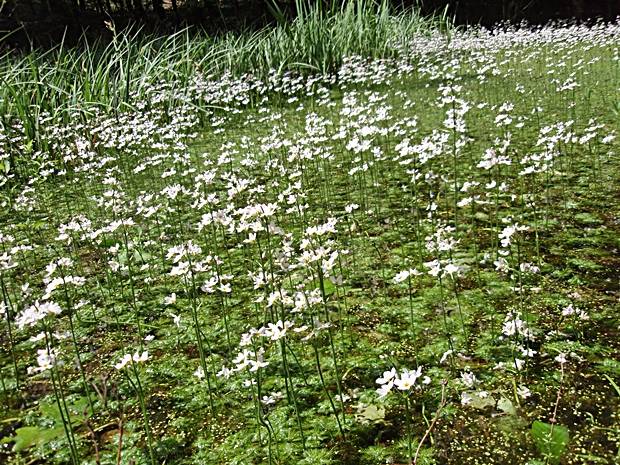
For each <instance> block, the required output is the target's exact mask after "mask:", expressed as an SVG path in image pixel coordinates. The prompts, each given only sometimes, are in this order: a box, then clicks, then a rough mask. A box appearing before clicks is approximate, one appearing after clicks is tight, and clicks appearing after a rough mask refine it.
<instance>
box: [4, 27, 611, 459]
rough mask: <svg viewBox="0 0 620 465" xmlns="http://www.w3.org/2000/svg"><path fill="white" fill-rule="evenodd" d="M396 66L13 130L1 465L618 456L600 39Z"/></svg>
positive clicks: (418, 57)
mask: <svg viewBox="0 0 620 465" xmlns="http://www.w3.org/2000/svg"><path fill="white" fill-rule="evenodd" d="M392 46H394V47H397V48H398V50H400V52H399V58H398V59H389V60H366V59H363V58H361V57H349V58H347V59H346V60H345V63H344V65H343V66H342V67H341V68H340V69H339V70H338V71H337V72H336V73H333V74H328V75H310V76H302V75H293V74H278V73H277V72H275V71H274V72H273V73H271V74H270V77H269V78H268V79H267V80H261V79H259V78H255V77H252V76H251V75H244V76H241V77H233V76H232V74H228V75H224V76H219V77H218V78H215V77H214V76H208V75H205V74H202V73H199V72H198V71H196V72H195V73H194V74H193V75H192V78H191V82H190V84H189V85H187V86H184V85H181V84H180V83H177V82H174V81H172V82H161V83H159V84H158V85H151V84H147V83H146V82H145V83H144V86H143V87H141V88H140V96H141V98H140V101H139V102H137V103H135V104H134V106H133V107H129V106H127V107H125V108H119V109H118V111H110V110H109V109H102V110H101V111H98V112H95V111H93V112H91V113H90V114H89V115H88V116H87V117H85V116H84V114H83V113H80V116H79V117H78V116H77V114H76V118H75V119H72V120H70V121H67V120H65V121H58V120H57V119H56V118H53V117H52V116H50V117H49V118H47V119H45V117H43V119H42V123H41V128H40V132H38V136H37V137H38V138H39V140H38V141H36V142H37V143H36V144H33V142H32V140H31V138H30V135H29V134H28V131H26V130H23V131H22V130H21V129H20V127H19V126H17V127H16V126H15V125H13V126H12V127H11V125H7V126H6V130H5V132H4V133H2V134H0V157H1V158H2V161H3V163H4V167H5V169H4V170H3V172H2V174H1V176H2V184H3V186H2V189H3V190H2V193H1V194H2V199H3V200H2V202H3V203H2V205H3V207H4V209H3V215H2V223H1V227H0V230H1V234H0V243H1V244H2V255H1V256H0V267H1V268H0V270H1V271H0V288H1V293H2V304H1V307H0V313H1V314H2V319H3V326H2V333H1V336H0V337H1V338H2V351H1V352H0V355H1V358H0V361H1V372H0V373H1V375H2V376H1V381H2V386H1V387H2V390H1V393H0V395H1V396H2V405H3V413H2V415H3V417H2V418H3V419H2V422H1V423H0V432H2V436H3V439H2V440H1V441H0V442H1V443H2V444H1V447H2V449H0V461H1V462H3V463H10V464H22V463H59V464H60V463H72V464H81V463H98V464H99V463H101V464H119V463H123V464H130V463H136V464H137V463H150V464H163V463H167V464H173V463H174V464H177V463H178V464H190V463H195V464H216V463H222V464H224V463H226V464H252V463H269V464H293V463H295V464H328V463H333V464H380V463H419V464H423V463H424V464H434V463H437V464H484V465H486V464H492V463H503V464H508V463H514V464H525V463H529V464H532V465H533V464H557V463H565V464H569V463H570V464H583V463H608V464H612V463H617V461H619V460H620V449H619V444H620V426H619V425H620V421H619V418H618V412H620V387H619V384H620V356H619V353H620V352H619V349H620V345H619V340H618V332H619V331H620V319H619V318H618V310H619V308H618V303H619V300H618V298H619V297H620V295H619V292H620V290H619V289H620V286H619V284H620V283H619V278H618V269H619V266H620V260H619V256H618V247H619V244H618V237H620V236H619V234H618V233H619V231H620V224H619V213H620V209H619V208H618V204H619V202H618V200H619V194H620V188H619V186H620V171H619V169H620V159H619V157H618V149H619V144H618V138H617V133H618V130H619V125H618V121H619V118H620V26H618V25H617V24H610V25H604V24H598V25H593V26H589V27H587V26H576V25H568V24H565V25H556V26H549V27H544V28H537V29H517V28H512V27H505V28H497V29H495V30H493V31H486V30H479V29H476V30H470V31H467V32H451V33H450V34H449V35H446V34H439V33H437V34H434V35H432V36H430V37H429V36H420V37H411V38H402V37H399V38H398V41H396V40H395V42H394V44H392ZM170 102H175V103H174V105H171V104H170ZM178 102H184V103H181V104H179V103H178Z"/></svg>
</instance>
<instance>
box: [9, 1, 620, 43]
mask: <svg viewBox="0 0 620 465" xmlns="http://www.w3.org/2000/svg"><path fill="white" fill-rule="evenodd" d="M270 1H271V0H0V5H2V7H1V9H0V42H2V41H4V42H5V44H6V43H28V44H30V45H32V44H35V45H44V44H46V43H47V44H49V43H55V42H58V41H59V40H65V41H68V42H71V40H72V38H73V39H77V38H78V37H79V36H80V35H81V34H82V33H83V31H84V30H86V31H87V35H88V36H91V37H103V38H104V39H105V38H106V37H107V36H110V32H109V31H108V30H107V28H106V27H105V24H104V21H111V20H113V21H114V23H115V24H116V27H117V29H121V28H123V27H125V26H127V25H130V24H135V23H137V24H139V25H140V27H141V28H142V29H141V30H143V31H145V32H160V33H166V32H170V31H173V30H176V29H179V28H182V27H186V26H188V25H199V26H200V27H202V28H204V29H206V30H207V31H209V32H217V31H222V30H235V29H247V28H259V27H262V26H265V25H266V24H269V23H270V22H273V21H274V15H273V13H272V10H271V9H270V7H269V3H270ZM275 1H276V4H277V5H278V8H279V9H280V10H281V11H282V12H284V13H285V14H286V16H287V17H288V18H292V17H294V15H295V0H275ZM305 1H306V2H309V3H317V2H322V3H323V4H324V5H325V6H326V7H327V8H329V7H330V5H335V6H338V5H340V4H341V3H342V1H344V0H305ZM391 1H392V3H393V4H394V6H395V7H396V8H407V7H411V6H417V7H419V8H420V9H421V11H422V13H423V14H432V13H438V12H439V13H441V12H444V11H445V12H447V14H448V15H449V16H450V17H454V18H455V21H456V24H458V25H468V24H482V25H485V26H491V25H493V24H495V23H497V22H500V21H511V22H521V21H527V22H529V23H532V24H542V23H547V22H549V21H551V20H558V19H577V20H581V21H588V20H593V19H594V18H601V19H603V20H607V21H611V20H614V19H615V18H616V17H617V16H618V15H620V0H589V1H586V0H391ZM8 32H10V35H9V36H6V33H8Z"/></svg>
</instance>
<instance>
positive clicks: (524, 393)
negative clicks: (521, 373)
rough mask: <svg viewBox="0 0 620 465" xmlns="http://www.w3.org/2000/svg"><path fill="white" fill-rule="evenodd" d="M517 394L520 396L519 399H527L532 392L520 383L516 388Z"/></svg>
mask: <svg viewBox="0 0 620 465" xmlns="http://www.w3.org/2000/svg"><path fill="white" fill-rule="evenodd" d="M517 394H518V395H519V397H521V399H527V398H528V397H530V396H531V395H532V392H531V391H530V390H529V389H528V388H526V387H525V386H522V385H521V386H519V387H518V388H517Z"/></svg>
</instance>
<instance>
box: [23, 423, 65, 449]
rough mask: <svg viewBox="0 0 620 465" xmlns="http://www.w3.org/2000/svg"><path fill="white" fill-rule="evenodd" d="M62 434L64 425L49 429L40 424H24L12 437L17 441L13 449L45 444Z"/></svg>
mask: <svg viewBox="0 0 620 465" xmlns="http://www.w3.org/2000/svg"><path fill="white" fill-rule="evenodd" d="M62 434H63V428H62V426H56V427H54V428H47V429H42V428H39V427H38V426H23V427H21V428H17V429H16V430H15V436H14V437H13V438H11V439H12V440H13V441H14V442H15V445H14V446H13V451H14V452H19V451H22V450H25V449H28V448H30V447H32V446H35V445H37V446H38V445H42V444H45V443H47V442H50V441H51V440H53V439H56V438H57V437H59V436H61V435H62Z"/></svg>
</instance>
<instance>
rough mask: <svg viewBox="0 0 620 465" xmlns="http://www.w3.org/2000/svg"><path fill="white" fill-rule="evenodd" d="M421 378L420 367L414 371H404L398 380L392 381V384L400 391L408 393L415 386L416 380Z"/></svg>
mask: <svg viewBox="0 0 620 465" xmlns="http://www.w3.org/2000/svg"><path fill="white" fill-rule="evenodd" d="M420 376H422V367H421V366H420V367H418V368H417V369H416V370H407V369H404V370H402V371H401V373H400V376H399V378H398V379H396V380H394V384H395V385H396V387H397V388H398V389H400V390H401V391H408V390H409V389H411V388H412V387H413V386H415V383H416V381H417V380H418V378H419V377H420Z"/></svg>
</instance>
